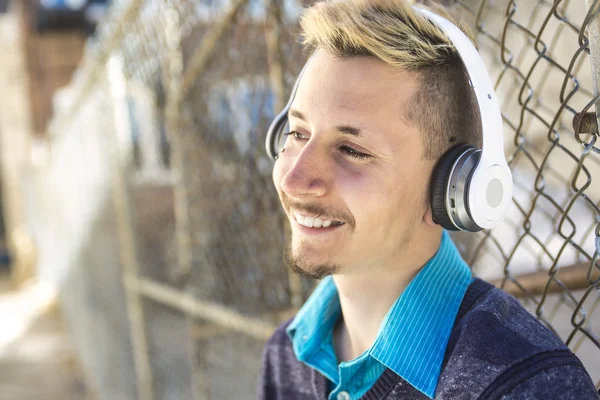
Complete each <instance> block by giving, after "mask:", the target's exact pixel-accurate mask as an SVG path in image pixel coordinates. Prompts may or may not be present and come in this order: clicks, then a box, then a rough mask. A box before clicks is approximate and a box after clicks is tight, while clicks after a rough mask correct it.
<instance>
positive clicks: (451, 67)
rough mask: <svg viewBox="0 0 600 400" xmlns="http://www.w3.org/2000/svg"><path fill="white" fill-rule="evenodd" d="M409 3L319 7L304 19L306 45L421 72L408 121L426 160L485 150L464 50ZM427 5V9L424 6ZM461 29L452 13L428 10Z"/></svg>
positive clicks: (350, 0)
mask: <svg viewBox="0 0 600 400" xmlns="http://www.w3.org/2000/svg"><path fill="white" fill-rule="evenodd" d="M412 3H413V2H412V1H407V0H329V1H327V0H326V1H321V2H318V3H315V4H313V5H312V6H311V7H309V8H308V9H307V10H305V12H304V14H303V15H302V17H301V19H300V25H301V27H302V31H303V36H304V39H303V44H304V45H305V47H306V48H308V49H309V50H311V51H313V52H314V51H316V50H319V49H321V50H324V51H326V52H328V53H329V54H331V55H333V56H334V57H338V58H342V59H344V58H351V57H374V58H377V59H379V60H381V61H383V62H384V63H386V64H387V65H389V66H391V67H393V68H395V69H397V70H399V71H408V72H415V73H417V76H418V79H419V81H420V90H419V91H417V93H416V94H415V95H414V96H413V97H412V98H411V99H410V100H409V101H408V104H406V105H405V112H404V117H405V118H406V120H407V121H408V122H409V123H412V124H414V125H415V126H416V127H417V128H419V130H420V131H421V132H422V133H423V134H424V138H423V144H424V149H425V152H424V154H423V156H424V157H425V158H426V159H438V158H439V157H440V156H441V155H442V154H443V153H444V152H445V151H447V150H448V149H449V148H450V147H452V146H454V145H456V144H462V143H469V144H473V145H475V146H477V147H481V122H480V115H479V111H478V108H477V100H476V98H475V94H474V92H473V90H472V88H471V86H470V83H469V78H468V75H467V72H466V70H465V68H464V66H463V64H462V61H461V59H460V56H459V54H458V51H457V50H456V49H455V47H454V46H453V45H452V43H451V41H450V40H449V39H448V38H447V37H446V35H445V34H444V33H443V31H442V30H441V29H439V28H438V27H437V26H436V25H434V24H433V23H432V22H430V21H429V20H428V19H427V17H425V16H423V15H421V14H420V13H418V12H417V11H415V10H413V8H412ZM420 6H421V7H422V5H420ZM428 8H430V9H431V10H432V11H434V12H435V13H437V14H439V15H441V16H443V17H445V18H446V19H448V20H450V21H451V22H453V23H454V24H455V25H457V26H458V27H459V28H460V29H461V30H462V31H463V32H464V33H465V34H466V35H467V36H468V37H469V38H471V40H473V39H472V38H473V36H472V34H471V33H470V30H469V29H468V28H467V26H466V25H465V24H463V23H459V22H456V19H455V18H453V16H452V15H451V14H450V12H449V10H447V9H445V8H443V7H441V6H433V5H432V6H431V7H428Z"/></svg>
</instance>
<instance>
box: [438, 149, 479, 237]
mask: <svg viewBox="0 0 600 400" xmlns="http://www.w3.org/2000/svg"><path fill="white" fill-rule="evenodd" d="M474 148H475V146H472V145H470V144H460V145H457V146H454V147H452V148H451V149H450V150H448V151H447V152H446V153H444V155H443V156H442V157H441V158H440V160H439V161H438V163H437V164H436V166H435V168H434V169H433V173H432V175H431V187H430V200H431V212H432V214H433V220H434V221H435V222H436V223H438V224H439V225H440V226H442V228H444V229H446V230H449V231H458V230H459V229H458V228H457V227H456V226H455V225H454V223H453V222H452V219H451V218H450V214H449V210H448V209H447V208H446V192H447V188H448V182H449V181H450V174H451V173H452V170H453V168H454V165H455V164H456V162H457V161H458V159H459V158H460V156H461V154H463V153H465V152H466V151H469V150H470V149H474ZM457 206H459V207H460V206H461V205H457Z"/></svg>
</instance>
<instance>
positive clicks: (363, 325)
mask: <svg viewBox="0 0 600 400" xmlns="http://www.w3.org/2000/svg"><path fill="white" fill-rule="evenodd" d="M441 234H442V232H441V229H438V231H437V234H434V236H433V237H434V238H435V239H433V240H432V239H431V238H432V236H429V238H428V240H422V241H420V242H419V241H415V242H414V243H415V244H418V243H420V245H415V244H411V245H409V246H405V249H407V250H405V251H403V252H402V254H399V255H398V257H394V260H390V262H388V263H384V265H383V266H382V265H381V264H379V265H377V266H371V267H370V268H361V269H360V270H361V271H362V272H353V273H352V274H339V275H334V277H333V279H334V281H335V284H336V286H337V289H338V293H339V297H340V305H341V309H342V318H340V320H339V321H338V323H337V325H336V327H335V330H334V346H335V351H336V354H337V357H338V360H339V361H340V362H341V361H348V360H352V359H354V358H356V357H358V356H360V355H361V354H363V353H364V352H365V351H367V350H368V349H370V348H371V346H372V345H373V343H374V342H375V339H376V337H377V333H378V331H379V328H380V326H381V323H382V321H383V319H384V318H385V316H386V314H387V313H388V311H389V310H390V308H391V306H392V305H393V304H394V302H395V301H396V300H397V299H398V297H399V296H400V295H401V294H402V292H403V291H404V289H406V287H407V286H408V284H409V283H410V281H411V280H412V279H413V278H414V277H415V276H416V275H417V273H418V272H419V271H420V270H421V268H422V267H423V266H424V265H425V264H426V263H427V261H429V260H430V259H431V258H432V257H433V256H434V255H435V252H436V251H437V249H438V248H439V246H440V241H441ZM429 235H432V232H429ZM408 249H410V252H409V251H408ZM355 271H356V270H355Z"/></svg>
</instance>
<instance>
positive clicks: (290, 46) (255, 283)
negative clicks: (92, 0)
mask: <svg viewBox="0 0 600 400" xmlns="http://www.w3.org/2000/svg"><path fill="white" fill-rule="evenodd" d="M452 3H454V2H452ZM597 3H598V1H591V0H590V1H588V3H587V4H583V2H581V1H568V0H563V1H555V2H550V1H523V0H521V1H519V2H516V1H512V0H487V1H486V0H461V1H457V2H455V4H454V6H455V8H456V10H457V12H458V14H459V15H461V16H462V17H463V18H465V19H466V20H467V21H468V22H469V23H471V24H472V26H473V27H474V28H476V31H477V40H478V46H479V49H480V51H481V53H482V55H483V56H484V59H485V60H486V63H487V65H488V67H489V70H490V73H491V75H492V78H493V80H494V81H495V82H496V89H497V92H498V95H499V97H500V98H501V99H502V103H501V104H502V111H503V115H504V123H505V125H504V131H505V137H506V149H507V155H508V156H509V163H510V165H511V169H512V170H513V173H514V182H515V197H514V202H513V204H512V206H511V210H510V213H509V216H508V217H507V218H506V220H505V221H504V222H503V223H502V224H501V225H500V226H499V227H498V228H496V229H494V230H492V231H484V232H481V233H479V234H468V235H467V234H456V235H454V238H455V241H456V242H457V245H458V247H459V249H460V250H461V252H462V254H463V256H464V257H465V259H467V260H468V261H469V263H470V264H471V265H472V266H473V270H474V272H475V273H476V274H477V275H479V276H481V277H483V278H485V279H487V280H490V281H494V282H495V283H496V284H498V285H501V286H502V287H504V288H505V289H506V290H507V291H509V292H512V293H514V294H516V295H517V296H518V297H519V298H520V299H521V300H522V301H523V303H524V305H525V306H526V307H528V308H529V309H530V310H531V311H532V312H533V313H534V314H535V315H536V316H537V317H538V318H539V319H540V320H541V321H543V322H544V323H545V324H546V325H547V326H548V327H550V329H553V330H554V331H555V332H556V333H557V334H559V335H560V336H561V337H562V338H563V339H564V340H565V341H566V343H567V344H568V345H569V347H570V348H571V349H573V351H575V352H576V354H577V355H578V356H580V358H582V360H583V362H584V364H585V365H586V368H588V370H589V372H590V374H591V375H592V378H593V379H594V381H595V382H598V384H600V362H599V361H598V360H600V340H599V338H598V334H599V333H600V328H599V327H598V324H600V317H599V313H600V311H598V303H599V302H600V296H599V288H598V283H599V282H600V281H599V276H600V270H599V268H600V262H599V261H598V257H599V252H600V239H599V237H600V208H599V207H600V185H599V184H597V183H596V184H594V178H595V179H596V180H597V179H600V150H599V149H600V144H597V143H596V140H597V139H598V128H597V123H596V114H595V111H596V109H595V106H594V104H595V102H596V100H597V99H598V98H597V96H595V95H594V93H597V91H596V90H595V89H594V83H595V79H593V77H594V75H593V71H594V73H595V68H597V66H598V65H600V61H595V60H596V58H594V57H595V51H596V50H595V49H596V48H595V46H600V42H598V41H595V39H596V38H597V36H596V34H597V33H598V29H599V28H600V22H599V20H598V19H597V18H594V16H595V13H594V12H592V11H594V10H596V9H597V8H598V4H597ZM302 6H303V4H302V2H301V1H299V0H297V1H296V0H286V1H283V2H281V1H275V0H272V1H271V0H264V1H256V0H231V1H225V0H222V1H192V0H175V1H169V2H164V1H153V0H130V1H115V2H114V4H113V6H112V9H111V10H110V14H109V16H108V18H107V19H106V20H105V21H104V23H103V24H101V25H100V26H99V28H98V31H97V33H96V35H95V37H94V38H92V39H91V40H90V41H89V43H88V45H87V48H86V52H85V56H84V61H83V63H82V66H81V68H80V69H79V70H78V72H77V73H76V75H75V76H74V79H73V81H72V83H71V85H70V86H69V87H68V88H65V89H64V90H62V91H61V92H60V93H59V94H58V95H57V96H56V98H55V118H54V119H53V121H52V123H51V124H50V127H49V135H48V138H49V139H48V141H47V142H43V143H38V144H36V145H35V146H34V150H35V152H34V153H32V157H33V161H34V162H33V166H32V168H31V171H29V172H28V174H27V177H26V180H27V187H28V188H29V190H28V198H29V202H28V204H26V208H27V209H28V210H29V220H30V226H31V230H32V231H33V232H34V234H35V237H36V241H37V245H38V248H39V259H40V265H39V271H40V275H41V276H42V278H43V279H46V280H50V281H55V282H56V283H57V284H58V285H59V286H60V287H61V289H62V290H61V300H62V304H63V307H64V309H65V314H66V316H67V320H68V322H69V325H70V328H71V331H72V333H73V336H74V338H75V342H76V344H77V347H78V348H79V349H80V353H81V356H82V359H83V364H84V366H85V368H86V369H87V372H88V375H89V376H90V377H91V379H90V380H91V381H92V383H93V384H94V386H95V388H94V389H95V390H96V392H97V395H98V398H107V399H132V398H140V399H153V398H154V399H187V398H190V399H191V398H199V399H203V398H215V399H225V398H226V399H247V398H252V397H254V391H255V384H256V379H257V375H258V369H259V364H260V353H261V351H262V347H263V344H264V341H265V340H266V338H267V337H268V336H269V335H270V333H271V332H272V330H273V329H274V327H275V326H276V325H277V324H278V323H280V322H282V321H284V320H285V319H287V318H289V317H290V316H292V315H293V313H294V310H296V309H297V307H298V306H299V305H300V304H301V303H302V301H303V300H304V299H305V298H306V297H307V296H308V294H309V293H310V290H311V288H312V283H311V282H307V281H304V280H301V279H299V278H298V277H295V276H290V275H288V273H287V272H286V271H285V269H284V268H283V267H282V265H281V254H282V252H283V248H284V246H285V243H286V239H285V236H286V233H285V228H284V227H285V220H284V217H283V215H282V213H281V212H280V207H279V201H278V199H277V196H276V193H275V190H274V188H273V185H272V182H271V169H272V164H271V162H270V161H269V159H268V158H267V156H266V154H265V153H264V150H263V149H264V146H263V141H264V136H265V133H266V130H267V127H268V124H269V122H270V120H271V118H272V117H273V116H274V114H275V112H276V111H278V110H279V109H281V108H282V107H283V103H284V101H285V100H286V95H287V94H288V93H289V91H290V88H291V86H292V84H293V82H294V80H295V77H296V74H297V73H298V72H299V71H300V69H301V68H302V66H303V63H304V61H305V59H306V56H307V54H305V53H303V51H302V49H301V46H300V45H299V44H298V42H297V33H298V26H297V16H298V13H299V12H300V10H301V7H302ZM588 10H591V11H590V12H588ZM598 51H600V50H598ZM574 121H575V122H574Z"/></svg>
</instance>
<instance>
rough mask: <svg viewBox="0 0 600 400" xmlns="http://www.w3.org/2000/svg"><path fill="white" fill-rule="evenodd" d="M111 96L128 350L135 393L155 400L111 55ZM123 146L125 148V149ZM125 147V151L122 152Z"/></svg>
mask: <svg viewBox="0 0 600 400" xmlns="http://www.w3.org/2000/svg"><path fill="white" fill-rule="evenodd" d="M106 67H107V69H108V71H107V77H108V83H109V88H110V94H111V98H112V102H113V116H114V124H115V129H114V130H113V146H112V147H113V152H112V166H111V167H112V183H113V198H114V204H115V211H116V215H117V225H118V227H117V229H118V234H119V240H120V242H121V251H120V257H121V264H122V266H123V272H124V274H123V278H124V279H123V282H124V287H125V298H126V301H127V312H128V316H129V324H130V330H131V346H132V348H133V361H134V366H135V373H136V378H137V393H138V398H139V399H141V400H152V399H153V398H154V393H153V386H152V370H151V367H150V356H149V354H148V341H147V338H146V332H145V328H146V324H145V321H144V312H143V305H142V298H141V296H140V294H139V292H137V291H136V290H133V289H132V287H131V281H137V279H138V274H139V259H138V256H137V244H136V237H135V228H134V222H133V216H132V212H133V207H132V205H131V196H130V194H129V187H128V186H129V185H128V182H127V174H126V172H127V169H128V168H127V166H128V161H127V156H128V154H131V153H130V152H129V153H128V152H127V148H126V146H127V138H130V136H131V127H130V125H129V116H128V114H127V103H126V80H125V76H124V74H123V63H122V60H121V59H120V58H119V57H118V56H117V55H113V56H111V57H110V58H109V60H108V63H107V65H106ZM124 144H125V146H124ZM124 147H125V148H124Z"/></svg>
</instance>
